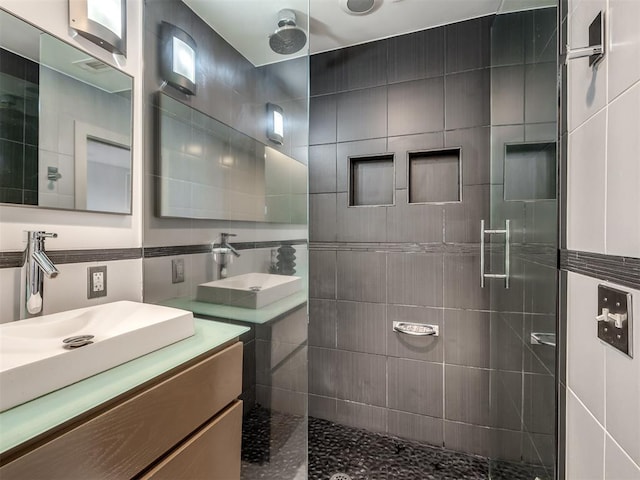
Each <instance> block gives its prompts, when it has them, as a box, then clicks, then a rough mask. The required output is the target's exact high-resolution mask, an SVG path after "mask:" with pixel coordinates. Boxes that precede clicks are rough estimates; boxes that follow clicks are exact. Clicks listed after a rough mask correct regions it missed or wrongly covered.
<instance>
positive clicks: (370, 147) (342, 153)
mask: <svg viewBox="0 0 640 480" xmlns="http://www.w3.org/2000/svg"><path fill="white" fill-rule="evenodd" d="M336 151H337V154H336V165H337V172H336V174H337V189H338V192H346V191H348V182H349V157H351V156H362V155H377V154H382V153H385V152H386V151H387V139H386V138H376V139H373V140H361V141H357V142H345V143H338V144H337V146H336Z"/></svg>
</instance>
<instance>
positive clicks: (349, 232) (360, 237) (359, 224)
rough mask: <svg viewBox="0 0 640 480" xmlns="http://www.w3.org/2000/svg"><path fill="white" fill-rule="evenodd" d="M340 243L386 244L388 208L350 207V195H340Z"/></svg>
mask: <svg viewBox="0 0 640 480" xmlns="http://www.w3.org/2000/svg"><path fill="white" fill-rule="evenodd" d="M337 210H338V211H337V219H338V220H337V222H338V230H337V233H336V239H337V240H338V241H339V242H385V241H386V240H387V230H386V225H387V207H382V206H360V207H350V206H349V200H348V194H346V193H338V207H337Z"/></svg>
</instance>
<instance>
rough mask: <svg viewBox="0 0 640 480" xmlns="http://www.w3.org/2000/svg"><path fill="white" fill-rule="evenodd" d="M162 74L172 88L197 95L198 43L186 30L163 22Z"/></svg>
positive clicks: (161, 36) (161, 34)
mask: <svg viewBox="0 0 640 480" xmlns="http://www.w3.org/2000/svg"><path fill="white" fill-rule="evenodd" d="M160 38H161V40H160V41H161V42H162V45H161V48H160V56H161V58H160V74H161V75H162V78H163V79H164V80H165V81H166V82H167V83H168V84H169V85H171V86H172V87H175V88H177V89H178V90H180V91H181V92H183V93H186V94H187V95H195V94H196V52H197V46H196V42H195V40H194V39H193V38H191V36H190V35H189V34H188V33H187V32H185V31H184V30H182V29H180V28H178V27H176V26H175V25H171V24H170V23H167V22H162V25H161V33H160Z"/></svg>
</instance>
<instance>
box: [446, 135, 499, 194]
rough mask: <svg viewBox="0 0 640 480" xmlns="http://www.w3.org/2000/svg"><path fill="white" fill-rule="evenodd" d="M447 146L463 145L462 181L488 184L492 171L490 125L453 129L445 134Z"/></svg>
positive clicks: (473, 183)
mask: <svg viewBox="0 0 640 480" xmlns="http://www.w3.org/2000/svg"><path fill="white" fill-rule="evenodd" d="M444 141H445V146H446V147H461V148H462V152H461V163H462V183H463V184H464V185H478V184H486V183H489V181H490V172H491V147H490V145H491V129H490V128H489V127H477V128H465V129H462V130H451V131H447V132H445V134H444Z"/></svg>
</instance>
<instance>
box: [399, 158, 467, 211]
mask: <svg viewBox="0 0 640 480" xmlns="http://www.w3.org/2000/svg"><path fill="white" fill-rule="evenodd" d="M460 152H461V150H460V148H450V149H446V150H428V151H420V152H409V153H408V161H409V168H408V175H409V181H408V182H407V184H408V185H409V203H442V202H459V201H460V185H461V181H460V171H461V169H460Z"/></svg>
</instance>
